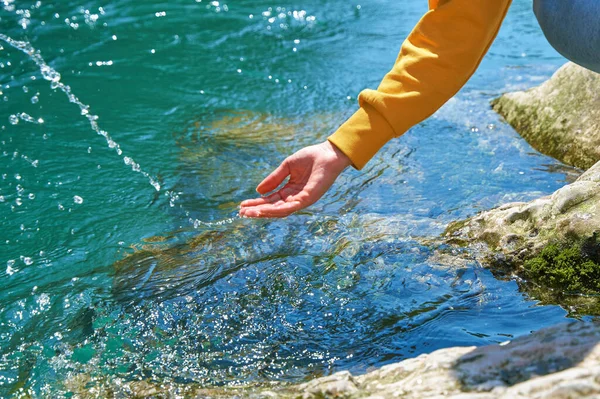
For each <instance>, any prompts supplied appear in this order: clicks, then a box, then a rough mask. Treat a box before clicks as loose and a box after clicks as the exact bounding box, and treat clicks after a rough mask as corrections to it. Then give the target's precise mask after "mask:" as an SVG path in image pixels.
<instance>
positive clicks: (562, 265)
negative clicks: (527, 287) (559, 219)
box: [523, 235, 600, 295]
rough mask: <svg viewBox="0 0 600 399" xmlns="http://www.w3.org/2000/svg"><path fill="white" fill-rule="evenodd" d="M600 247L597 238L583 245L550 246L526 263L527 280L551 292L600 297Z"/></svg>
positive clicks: (588, 240) (576, 243)
mask: <svg viewBox="0 0 600 399" xmlns="http://www.w3.org/2000/svg"><path fill="white" fill-rule="evenodd" d="M599 254H600V244H599V243H598V238H597V237H596V235H594V236H593V237H591V238H589V239H587V240H584V241H582V242H575V243H569V244H556V243H553V244H549V245H547V246H546V247H545V248H544V249H543V250H542V251H541V252H540V254H539V255H537V256H535V257H533V258H531V259H529V260H527V261H525V263H524V265H523V268H524V270H525V276H526V277H527V278H529V279H531V280H532V281H534V282H536V283H539V284H541V285H544V286H546V287H549V288H553V289H555V290H558V291H561V292H564V293H575V294H586V295H590V294H591V295H594V294H600V256H599Z"/></svg>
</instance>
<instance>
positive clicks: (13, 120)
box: [8, 115, 19, 125]
mask: <svg viewBox="0 0 600 399" xmlns="http://www.w3.org/2000/svg"><path fill="white" fill-rule="evenodd" d="M8 121H9V122H10V124H11V125H16V124H17V123H19V117H18V116H17V115H11V116H9V117H8Z"/></svg>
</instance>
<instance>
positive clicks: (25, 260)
mask: <svg viewBox="0 0 600 399" xmlns="http://www.w3.org/2000/svg"><path fill="white" fill-rule="evenodd" d="M22 260H23V263H25V264H26V265H27V266H30V265H33V260H32V259H31V258H29V257H27V256H24V257H23V258H22Z"/></svg>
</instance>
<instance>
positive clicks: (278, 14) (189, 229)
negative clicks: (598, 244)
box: [0, 0, 578, 397]
mask: <svg viewBox="0 0 600 399" xmlns="http://www.w3.org/2000/svg"><path fill="white" fill-rule="evenodd" d="M529 3H530V2H529V1H527V0H517V1H515V3H514V4H513V6H512V9H511V11H510V13H509V15H508V18H507V21H506V23H505V26H504V27H503V29H502V30H501V32H500V34H499V37H498V39H497V41H496V43H495V44H494V46H492V48H491V50H490V53H489V55H488V56H487V57H486V59H485V60H484V62H483V63H482V65H481V67H480V69H479V71H478V72H477V73H476V75H475V76H474V77H473V79H471V81H470V82H469V83H468V84H467V86H466V87H465V88H464V89H463V90H462V91H461V92H460V93H459V94H458V95H457V96H456V97H455V98H454V99H452V100H451V101H450V102H449V103H448V104H447V105H446V106H445V107H443V108H442V109H441V110H440V111H439V112H438V113H436V114H435V115H434V117H432V118H430V119H429V120H428V121H426V122H424V123H422V124H421V125H419V126H417V127H415V128H413V129H412V130H411V131H410V132H408V133H407V134H405V135H404V136H403V137H402V138H400V139H398V140H395V141H394V142H392V143H390V144H389V145H388V146H387V147H386V148H385V149H384V150H383V151H382V152H381V153H380V154H379V155H378V156H377V157H376V158H375V159H374V160H373V161H372V162H371V163H370V164H369V165H367V167H366V168H365V169H364V170H363V171H361V172H357V171H353V170H349V171H347V172H346V173H345V174H344V175H343V176H342V177H341V178H340V179H339V180H338V182H337V183H336V185H335V187H334V188H333V189H332V190H331V191H330V192H329V193H328V194H327V195H326V197H325V198H324V199H323V200H322V201H320V202H319V203H318V204H316V205H314V206H312V207H311V208H309V209H308V210H306V211H304V212H301V213H299V214H297V215H294V216H292V217H289V218H287V219H285V220H272V221H252V220H241V219H238V218H236V216H235V215H236V213H237V204H238V203H239V202H240V201H241V200H243V199H245V198H248V197H251V196H254V195H255V193H254V187H255V186H256V184H257V183H258V182H259V181H260V180H261V178H262V177H263V176H264V175H265V174H266V173H267V172H268V171H270V170H271V169H272V168H274V167H275V166H276V165H277V164H278V163H279V162H280V161H281V160H282V159H283V158H285V156H287V155H288V154H290V153H291V152H292V151H294V150H297V149H299V148H301V147H302V146H304V145H308V144H311V143H315V142H318V141H320V140H323V139H325V137H327V135H328V134H329V133H330V132H332V131H333V130H334V129H335V128H336V127H337V126H339V124H340V123H342V122H343V121H344V120H345V118H346V117H348V116H349V115H351V114H352V112H353V111H354V110H355V108H356V98H357V95H358V93H359V92H360V90H362V89H363V88H366V87H371V88H373V87H376V86H377V84H378V82H379V80H380V79H381V77H382V76H383V74H384V73H385V72H386V71H387V70H388V69H389V68H390V67H391V65H392V63H393V61H394V59H395V57H396V54H397V51H398V49H399V46H400V44H401V42H402V40H403V38H404V37H405V36H406V35H407V33H408V32H409V31H410V29H411V28H412V26H413V25H414V23H416V21H417V20H418V18H419V17H420V15H422V13H423V12H425V10H426V2H425V1H421V0H411V1H408V0H407V1H389V0H373V1H370V2H367V3H359V2H347V1H343V0H332V1H327V2H325V1H317V0H306V1H303V2H299V3H298V2H297V3H285V2H284V3H273V2H266V1H252V2H250V1H245V0H239V1H237V2H235V3H233V4H225V3H222V2H216V1H212V2H208V1H206V0H202V1H198V0H196V1H192V0H177V1H170V2H160V1H144V2H143V4H140V2H135V1H133V0H115V1H112V2H110V3H100V2H98V1H95V0H90V1H86V2H81V1H71V0H69V1H60V2H58V1H55V2H52V1H48V2H27V1H23V2H18V3H15V2H12V1H10V0H5V1H3V2H2V3H0V4H1V8H0V33H1V34H2V36H0V39H2V40H0V45H1V47H0V92H1V93H0V129H1V130H0V220H1V221H2V231H1V233H0V234H1V236H0V262H1V263H0V265H1V266H2V267H0V277H1V283H0V284H1V290H0V348H1V349H0V396H11V395H16V396H18V395H25V394H26V393H29V394H31V395H33V396H50V397H55V396H56V395H57V394H63V393H68V392H69V390H72V389H74V388H73V384H71V383H70V382H69V381H73V380H76V376H78V375H86V376H87V377H86V378H91V379H90V380H89V382H88V385H87V388H88V389H90V388H93V387H94V385H102V384H109V385H110V384H116V382H115V381H119V379H122V380H123V381H127V380H134V379H147V380H151V381H156V382H160V383H164V384H165V386H169V385H170V384H187V383H199V384H202V385H224V384H246V383H264V382H266V381H271V380H279V381H286V382H297V381H302V380H304V379H307V378H311V377H314V376H319V375H326V374H330V373H332V372H335V371H339V370H351V371H352V372H354V373H360V372H364V371H366V370H368V369H370V368H371V367H379V366H382V365H384V364H387V363H390V362H394V361H399V360H401V359H404V358H406V357H411V356H415V355H418V354H420V353H425V352H430V351H432V350H435V349H437V348H442V347H447V346H453V345H484V344H489V343H493V342H501V341H504V340H506V339H510V338H511V337H513V336H516V335H521V334H526V333H528V332H530V331H534V330H537V329H539V328H542V327H544V326H548V325H551V324H555V323H557V322H560V321H561V320H564V318H565V315H566V312H565V311H564V310H562V309H560V308H559V307H555V306H539V305H538V304H537V303H536V302H535V301H534V300H531V299H529V298H527V297H526V296H524V295H523V294H521V293H520V292H519V291H518V288H517V285H516V283H515V282H511V281H498V280H496V279H495V278H494V277H493V276H492V275H491V274H490V273H489V272H488V271H486V270H484V269H482V268H481V267H480V266H479V265H477V264H476V263H474V262H471V263H469V262H467V263H465V264H462V265H461V266H456V265H454V266H452V265H450V264H449V263H448V262H445V261H443V260H439V259H438V260H436V258H432V257H431V255H432V254H433V252H434V250H435V247H434V246H431V245H426V243H425V240H426V239H428V238H435V237H437V236H438V235H439V234H440V233H441V232H443V230H444V227H445V226H446V225H447V224H448V223H449V222H450V221H453V220H456V219H460V218H464V217H467V216H470V215H473V214H475V213H477V212H478V211H481V210H483V209H488V208H491V207H493V206H496V205H498V204H502V203H506V202H509V201H516V200H529V199H532V198H535V197H538V196H541V195H545V194H548V193H551V192H552V191H554V190H556V189H557V188H558V187H561V186H562V185H564V184H565V183H566V182H568V181H570V180H572V179H573V178H574V177H575V176H576V175H577V173H578V172H577V171H576V170H573V169H571V168H567V167H564V166H562V165H561V164H560V163H558V162H557V161H555V160H553V159H551V158H548V157H546V156H543V155H541V154H539V153H537V152H536V151H535V150H533V149H532V148H531V147H530V146H529V145H528V144H527V143H526V142H525V141H523V140H522V139H521V138H520V137H519V136H518V135H517V134H516V133H515V132H514V131H513V130H512V129H511V128H510V127H509V126H508V125H506V124H505V123H504V122H502V121H501V120H500V119H499V117H498V116H497V115H495V114H494V113H493V112H491V110H490V109H489V104H488V103H489V100H490V99H492V98H494V97H496V96H497V95H499V94H500V93H502V92H505V91H508V90H515V89H523V88H528V87H531V86H533V85H537V84H539V83H540V82H541V81H543V80H544V79H546V78H548V77H549V76H550V75H551V74H552V72H553V71H554V70H556V68H557V67H558V66H560V65H561V64H562V63H563V62H564V61H565V60H564V59H562V58H561V57H560V56H559V55H558V54H557V53H555V52H554V51H553V50H552V49H551V48H550V46H549V45H548V44H547V43H546V42H545V41H544V39H543V36H542V34H541V32H540V30H539V28H538V27H537V25H536V23H535V20H534V17H533V14H532V11H531V5H530V4H529ZM17 42H21V43H20V44H19V43H17ZM34 51H38V52H39V53H34ZM44 65H45V66H47V68H46V69H44ZM53 71H55V72H57V73H59V74H60V79H58V77H57V75H55V74H53ZM69 94H70V97H69ZM74 97H76V99H77V102H73V101H74V100H73V98H74ZM96 117H97V118H96ZM98 133H101V134H100V135H99V134H98ZM103 136H104V137H103ZM86 381H88V380H86Z"/></svg>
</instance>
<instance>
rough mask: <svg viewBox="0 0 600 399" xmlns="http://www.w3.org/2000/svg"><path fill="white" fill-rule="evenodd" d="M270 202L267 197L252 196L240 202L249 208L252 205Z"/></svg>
mask: <svg viewBox="0 0 600 399" xmlns="http://www.w3.org/2000/svg"><path fill="white" fill-rule="evenodd" d="M269 203H270V202H268V201H267V200H266V198H265V197H262V198H252V199H247V200H244V201H242V202H240V207H242V208H247V207H250V206H257V205H264V204H269Z"/></svg>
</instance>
